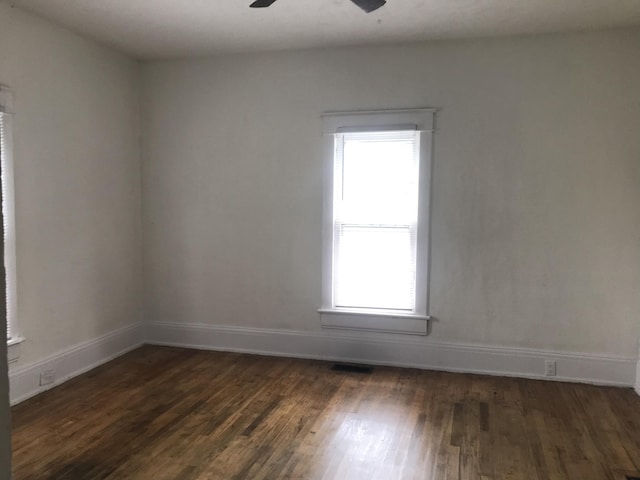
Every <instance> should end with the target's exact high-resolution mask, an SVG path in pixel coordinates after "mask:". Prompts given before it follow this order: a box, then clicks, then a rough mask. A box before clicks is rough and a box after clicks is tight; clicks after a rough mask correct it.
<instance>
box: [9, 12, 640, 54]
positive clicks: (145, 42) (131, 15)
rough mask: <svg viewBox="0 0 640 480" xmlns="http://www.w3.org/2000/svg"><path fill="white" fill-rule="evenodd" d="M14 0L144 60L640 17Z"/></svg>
mask: <svg viewBox="0 0 640 480" xmlns="http://www.w3.org/2000/svg"><path fill="white" fill-rule="evenodd" d="M252 1H253V0H14V1H12V2H10V3H12V4H14V5H15V6H17V7H20V8H23V9H25V10H29V11H32V12H35V13H38V14H40V15H41V16H43V17H45V18H48V19H50V20H53V21H55V22H57V23H60V24H63V25H65V26H67V27H69V28H71V29H72V30H75V31H77V32H80V33H82V34H84V35H86V36H88V37H91V38H94V39H96V40H99V41H101V42H103V43H106V44H108V45H110V46H112V47H115V48H117V49H118V50H121V51H123V52H126V53H128V54H130V55H132V56H134V57H136V58H140V59H158V58H177V57H186V56H200V55H207V54H214V53H223V52H245V51H259V50H284V49H293V48H312V47H328V46H341V45H367V44H383V43H399V42H414V41H423V40H430V39H444V38H469V37H487V36H499V35H513V34H531V33H549V32H567V31H582V30H590V29H600V28H608V27H622V26H631V25H640V0H387V4H386V5H385V6H384V7H382V8H380V9H379V10H377V11H375V12H373V13H370V14H366V13H364V12H363V11H362V10H360V9H359V8H358V7H356V6H355V5H353V4H352V3H351V1H350V0H278V1H277V2H276V3H275V4H273V5H272V6H271V7H269V8H266V9H251V8H249V4H250V3H251V2H252Z"/></svg>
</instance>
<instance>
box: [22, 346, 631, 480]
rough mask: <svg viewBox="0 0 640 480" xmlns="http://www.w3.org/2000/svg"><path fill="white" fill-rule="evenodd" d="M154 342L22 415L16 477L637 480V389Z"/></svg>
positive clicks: (27, 406)
mask: <svg viewBox="0 0 640 480" xmlns="http://www.w3.org/2000/svg"><path fill="white" fill-rule="evenodd" d="M330 367H331V364H330V363H328V362H319V361H311V360H295V359H287V358H268V357H261V356H252V355H242V354H236V353H217V352H203V351H193V350H186V349H177V348H164V347H151V346H145V347H142V348H140V349H138V350H136V351H133V352H130V353H129V354H127V355H125V356H123V357H121V358H119V359H116V360H114V361H113V362H110V363H109V364H107V365H104V366H102V367H99V368H97V369H95V370H93V371H92V372H89V373H88V374H85V375H83V376H81V377H78V378H76V379H74V380H72V381H70V382H68V383H65V384H64V385H62V386H60V387H57V388H55V389H53V390H50V391H48V392H45V393H43V394H41V395H39V396H38V397H35V398H33V399H30V400H28V401H26V402H24V403H22V404H20V405H18V406H16V407H14V408H13V409H12V413H13V468H14V479H15V480H84V479H91V480H118V479H134V480H135V479H140V480H145V479H152V480H162V479H176V480H212V479H224V480H229V479H238V480H240V479H251V480H254V479H268V480H274V479H341V480H349V479H362V478H367V479H372V480H373V479H381V480H387V479H391V478H393V479H403V480H404V479H408V480H411V479H416V480H423V479H432V480H447V479H456V480H467V479H473V480H477V479H482V480H487V479H492V480H498V479H509V480H536V479H538V480H556V479H558V480H565V479H566V480H573V479H574V478H594V479H595V478H598V479H608V480H623V479H624V475H625V474H632V473H637V472H638V470H640V398H639V397H638V396H636V395H635V394H634V392H633V391H632V390H630V389H622V388H605V387H595V386H591V385H577V384H563V383H557V382H541V381H534V380H523V379H513V378H499V377H486V376H479V375H466V374H454V373H444V372H430V371H420V370H412V369H398V368H386V367H375V368H374V371H373V373H371V374H360V373H349V372H336V371H333V370H331V368H330Z"/></svg>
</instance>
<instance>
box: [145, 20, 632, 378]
mask: <svg viewBox="0 0 640 480" xmlns="http://www.w3.org/2000/svg"><path fill="white" fill-rule="evenodd" d="M638 51H640V30H619V31H609V32H599V33H589V34H576V35H554V36H538V37H524V38H509V39H495V40H479V41H460V42H442V43H432V44H425V45H413V46H394V47H380V48H350V49H335V50H319V51H318V50H316V51H299V52H285V53H263V54H251V55H233V56H219V57H212V58H208V59H196V60H191V61H167V62H152V63H149V64H146V65H145V66H144V67H143V87H142V91H143V126H144V129H145V130H144V134H143V137H144V146H143V151H144V155H143V158H144V160H143V168H144V174H143V178H144V185H143V205H144V207H143V209H144V215H143V218H144V231H145V239H144V252H145V258H144V263H145V285H146V303H147V307H148V311H147V318H148V319H149V320H151V321H156V322H178V323H181V322H182V323H195V324H209V325H233V326H236V327H264V328H271V329H285V330H286V329H288V330H295V331H303V332H304V331H309V332H314V331H319V330H320V322H319V318H318V314H317V313H316V309H317V308H318V306H319V303H320V267H321V258H320V256H321V244H320V241H321V234H320V228H321V135H320V132H321V126H320V114H321V113H322V112H323V111H329V110H351V109H377V108H394V107H421V106H436V107H442V109H443V110H442V112H441V114H440V116H439V129H440V131H439V132H438V134H437V136H436V140H435V141H436V146H435V159H434V162H435V165H434V190H433V216H432V232H433V238H432V258H433V265H432V271H431V314H432V315H433V316H434V317H435V318H436V320H435V322H434V324H433V331H432V335H431V336H429V337H427V338H425V339H423V340H422V341H423V342H425V343H426V344H428V343H430V342H454V343H469V344H480V345H496V346H507V347H524V348H533V349H552V350H559V351H572V352H585V353H588V354H602V355H610V356H622V357H625V358H636V356H637V330H636V324H637V320H638V312H639V311H640V295H638V294H637V293H638V291H640V268H638V265H640V248H639V245H638V239H639V238H640V162H638V158H640V136H639V135H638V134H637V127H638V125H640V108H639V107H640V96H639V94H638V88H637V87H638V85H640V55H638ZM632 361H633V362H634V363H635V360H632ZM629 381H631V379H630V380H629Z"/></svg>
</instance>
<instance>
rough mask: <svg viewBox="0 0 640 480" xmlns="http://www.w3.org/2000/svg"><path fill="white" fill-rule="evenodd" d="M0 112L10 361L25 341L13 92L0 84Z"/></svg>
mask: <svg viewBox="0 0 640 480" xmlns="http://www.w3.org/2000/svg"><path fill="white" fill-rule="evenodd" d="M0 115H3V121H4V129H5V135H6V138H5V148H6V150H5V152H4V154H5V155H4V156H3V159H2V162H3V185H2V190H3V199H2V200H3V206H2V210H3V220H4V224H5V226H7V225H8V226H9V227H10V231H11V232H12V234H11V235H8V236H6V235H5V243H4V256H5V258H4V260H5V270H6V277H7V282H6V289H7V322H8V323H9V325H8V327H9V331H10V332H11V338H10V339H8V340H7V346H8V347H9V348H8V351H9V362H14V361H16V360H17V359H18V357H19V355H20V347H19V345H20V344H21V343H22V342H23V341H24V338H23V337H22V336H20V334H19V330H18V325H17V303H18V302H17V291H16V289H17V272H16V235H15V233H16V229H15V225H16V223H15V194H14V160H13V121H12V118H13V94H12V92H11V90H10V89H9V88H8V87H6V86H4V85H0Z"/></svg>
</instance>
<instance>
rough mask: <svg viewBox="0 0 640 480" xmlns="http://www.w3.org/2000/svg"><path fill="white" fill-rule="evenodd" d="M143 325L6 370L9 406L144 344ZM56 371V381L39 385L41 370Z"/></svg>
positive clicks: (136, 325) (117, 331)
mask: <svg viewBox="0 0 640 480" xmlns="http://www.w3.org/2000/svg"><path fill="white" fill-rule="evenodd" d="M144 334H145V333H144V327H143V325H142V324H135V325H131V326H128V327H125V328H122V329H119V330H116V331H114V332H111V333H108V334H106V335H102V336H101V337H98V338H96V339H94V340H91V341H88V342H84V343H81V344H78V345H75V346H73V347H71V348H68V349H66V350H63V351H61V352H58V353H55V354H53V355H50V356H48V357H46V358H44V359H43V360H40V361H38V362H36V363H32V364H30V365H26V366H24V367H21V368H19V369H16V370H13V371H11V372H9V388H10V393H9V396H10V401H11V405H15V404H17V403H20V402H22V401H23V400H26V399H27V398H30V397H33V396H34V395H37V394H38V393H41V392H43V391H45V390H48V389H50V388H53V387H55V386H57V385H60V384H61V383H64V382H66V381H67V380H69V379H71V378H73V377H76V376H78V375H81V374H83V373H85V372H88V371H89V370H92V369H93V368H95V367H97V366H99V365H102V364H103V363H106V362H108V361H110V360H113V359H114V358H117V357H119V356H120V355H122V354H124V353H126V352H128V351H130V350H133V349H134V348H137V347H139V346H141V345H142V344H143V343H144ZM47 370H55V371H56V377H55V381H54V382H53V383H51V384H49V385H44V386H41V385H40V373H42V372H45V371H47Z"/></svg>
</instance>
